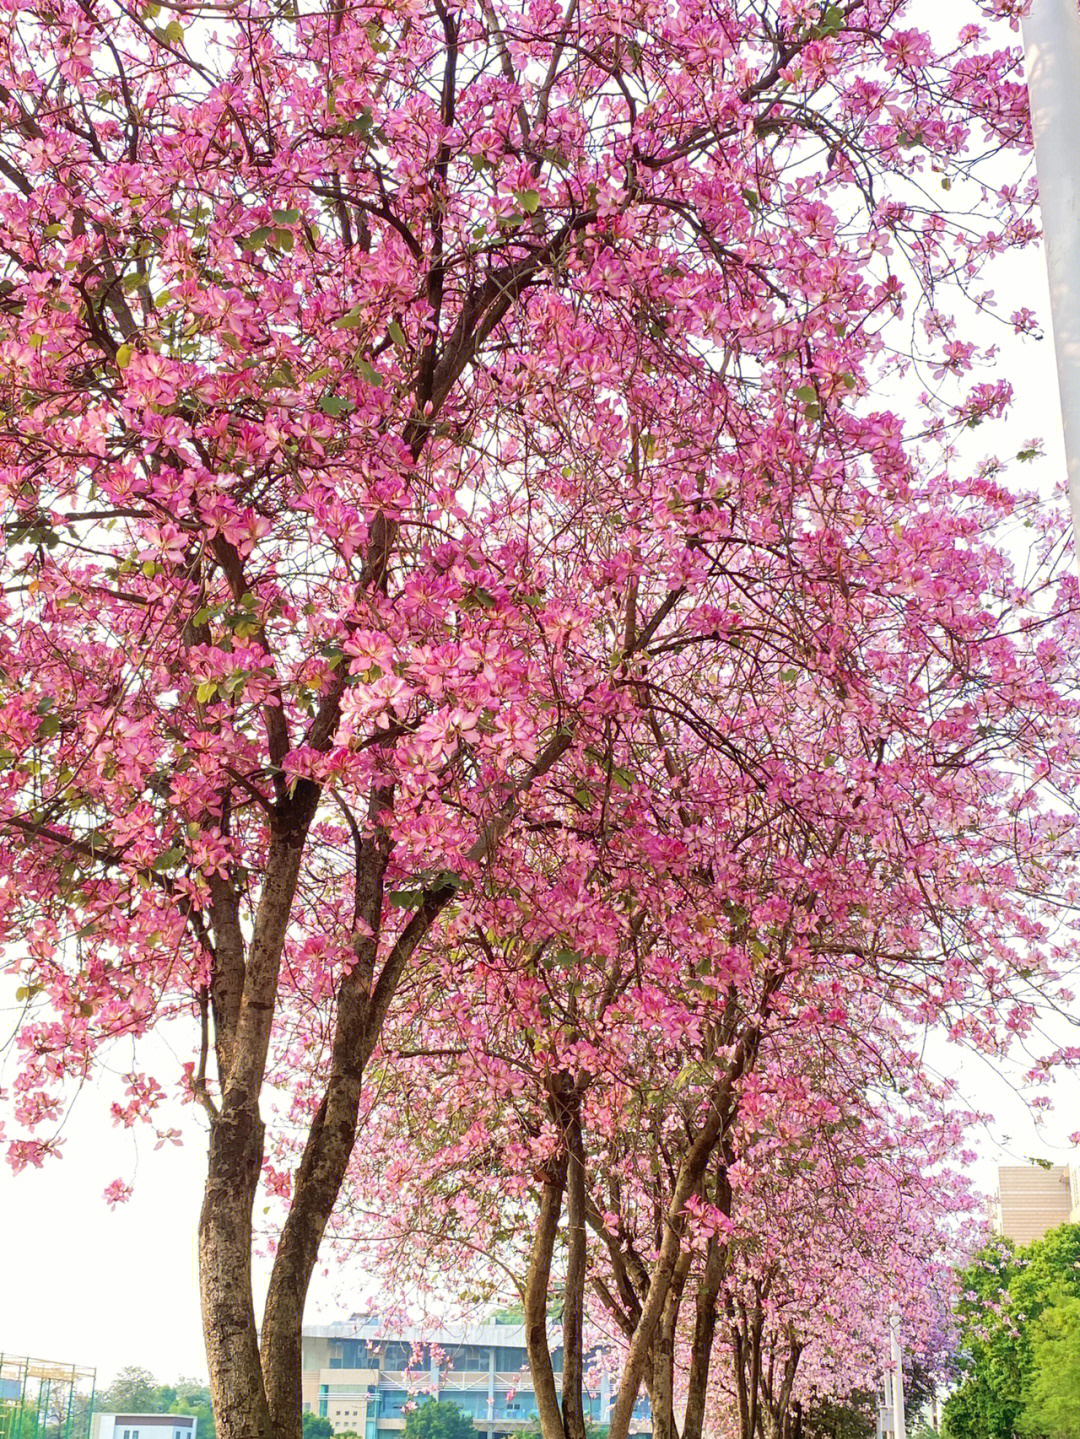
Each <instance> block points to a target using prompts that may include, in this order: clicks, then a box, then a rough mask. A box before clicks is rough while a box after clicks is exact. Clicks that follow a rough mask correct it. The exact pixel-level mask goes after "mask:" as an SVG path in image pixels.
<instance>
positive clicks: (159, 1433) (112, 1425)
mask: <svg viewBox="0 0 1080 1439" xmlns="http://www.w3.org/2000/svg"><path fill="white" fill-rule="evenodd" d="M198 1422H199V1421H198V1419H197V1418H196V1417H195V1415H194V1414H95V1415H94V1418H93V1422H92V1423H91V1425H90V1439H195V1430H196V1428H197V1426H198Z"/></svg>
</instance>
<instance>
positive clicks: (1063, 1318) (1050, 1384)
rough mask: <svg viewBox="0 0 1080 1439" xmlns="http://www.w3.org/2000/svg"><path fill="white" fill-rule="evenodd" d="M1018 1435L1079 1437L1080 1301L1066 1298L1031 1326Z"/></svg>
mask: <svg viewBox="0 0 1080 1439" xmlns="http://www.w3.org/2000/svg"><path fill="white" fill-rule="evenodd" d="M1018 1429H1019V1431H1020V1433H1021V1434H1027V1435H1032V1436H1037V1439H1076V1435H1078V1434H1080V1298H1078V1297H1077V1296H1076V1295H1075V1294H1066V1295H1063V1296H1062V1297H1061V1299H1060V1300H1059V1301H1058V1303H1056V1304H1053V1305H1051V1306H1050V1307H1049V1308H1048V1309H1044V1310H1043V1312H1042V1314H1040V1315H1039V1317H1038V1319H1037V1320H1036V1321H1035V1323H1034V1325H1033V1326H1032V1333H1031V1375H1030V1378H1029V1381H1028V1388H1027V1402H1026V1403H1025V1405H1024V1411H1023V1413H1022V1414H1021V1416H1020V1422H1019V1425H1018Z"/></svg>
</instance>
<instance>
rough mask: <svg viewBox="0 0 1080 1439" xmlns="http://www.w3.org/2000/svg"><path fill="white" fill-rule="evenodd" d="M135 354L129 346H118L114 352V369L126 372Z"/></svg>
mask: <svg viewBox="0 0 1080 1439" xmlns="http://www.w3.org/2000/svg"><path fill="white" fill-rule="evenodd" d="M134 353H135V351H134V350H133V349H132V347H131V346H130V345H120V346H118V347H117V351H116V368H117V369H118V370H126V369H127V367H128V366H129V365H130V364H131V357H132V355H133V354H134Z"/></svg>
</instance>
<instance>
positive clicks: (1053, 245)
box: [1024, 0, 1080, 550]
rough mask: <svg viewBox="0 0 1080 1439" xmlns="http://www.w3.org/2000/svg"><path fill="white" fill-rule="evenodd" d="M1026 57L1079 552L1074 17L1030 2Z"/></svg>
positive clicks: (1078, 104)
mask: <svg viewBox="0 0 1080 1439" xmlns="http://www.w3.org/2000/svg"><path fill="white" fill-rule="evenodd" d="M1024 51H1025V61H1026V69H1027V83H1028V94H1029V96H1030V101H1031V128H1032V132H1033V134H1034V138H1035V168H1036V170H1037V171H1038V175H1039V203H1040V206H1041V208H1042V222H1043V234H1044V236H1045V244H1046V268H1047V271H1048V273H1049V277H1050V309H1051V315H1052V318H1053V326H1054V352H1055V356H1056V358H1057V371H1058V388H1059V390H1060V394H1061V416H1062V423H1063V427H1064V431H1065V455H1066V463H1067V467H1068V477H1069V506H1070V509H1071V510H1072V521H1073V540H1074V543H1075V544H1076V545H1077V548H1078V550H1080V14H1078V12H1077V3H1076V0H1032V3H1031V9H1030V11H1029V12H1028V15H1027V18H1026V19H1025V20H1024Z"/></svg>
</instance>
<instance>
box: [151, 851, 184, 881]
mask: <svg viewBox="0 0 1080 1439" xmlns="http://www.w3.org/2000/svg"><path fill="white" fill-rule="evenodd" d="M183 857H184V846H183V845H182V844H174V845H173V847H172V849H167V850H166V851H165V853H164V854H159V855H158V857H157V859H155V860H154V869H155V871H156V872H157V873H158V874H164V872H165V871H166V870H168V869H175V868H176V866H177V865H178V864H179V863H180V861H181V860H182V859H183Z"/></svg>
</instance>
